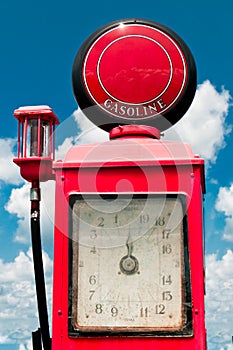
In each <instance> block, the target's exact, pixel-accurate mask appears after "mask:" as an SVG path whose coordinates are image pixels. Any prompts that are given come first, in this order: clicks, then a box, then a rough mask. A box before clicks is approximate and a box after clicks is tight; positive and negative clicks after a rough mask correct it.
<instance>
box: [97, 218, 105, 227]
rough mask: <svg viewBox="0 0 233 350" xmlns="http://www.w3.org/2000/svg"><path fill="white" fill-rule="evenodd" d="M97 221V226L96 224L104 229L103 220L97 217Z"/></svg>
mask: <svg viewBox="0 0 233 350" xmlns="http://www.w3.org/2000/svg"><path fill="white" fill-rule="evenodd" d="M97 221H98V224H97V226H98V227H104V218H103V217H102V216H99V217H98V218H97Z"/></svg>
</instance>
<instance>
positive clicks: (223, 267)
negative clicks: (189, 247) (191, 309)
mask: <svg viewBox="0 0 233 350" xmlns="http://www.w3.org/2000/svg"><path fill="white" fill-rule="evenodd" d="M232 266H233V251H232V250H228V251H227V252H226V254H225V255H224V256H223V257H222V258H221V259H218V257H217V255H216V254H211V255H208V256H207V257H206V291H207V294H206V322H207V330H208V350H221V349H222V350H228V349H232V345H231V337H232V335H233V325H232V310H233V269H232Z"/></svg>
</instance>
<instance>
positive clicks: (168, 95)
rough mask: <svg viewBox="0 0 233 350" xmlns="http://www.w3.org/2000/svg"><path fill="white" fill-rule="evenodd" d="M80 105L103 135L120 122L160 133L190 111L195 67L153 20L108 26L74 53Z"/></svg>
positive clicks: (172, 37)
mask: <svg viewBox="0 0 233 350" xmlns="http://www.w3.org/2000/svg"><path fill="white" fill-rule="evenodd" d="M72 80H73V90H74V94H75V97H76V100H77V102H78V105H79V107H80V108H81V109H82V110H83V112H84V113H85V115H87V117H88V118H90V119H91V121H92V122H93V123H95V124H96V125H98V126H99V127H101V128H102V129H104V130H106V131H110V130H111V129H112V128H113V127H115V126H118V125H125V124H142V125H149V126H154V127H156V128H158V129H159V130H161V131H162V130H165V129H167V128H169V127H170V126H171V125H173V124H175V123H176V122H177V121H178V120H179V119H180V118H181V117H182V116H183V115H184V114H185V112H186V111H187V109H188V108H189V106H190V104H191V102H192V100H193V97H194V94H195V91H196V80H197V78H196V66H195V62H194V59H193V56H192V54H191V52H190V50H189V48H188V47H187V45H186V44H185V43H184V42H183V40H182V39H181V38H180V37H179V36H178V35H177V34H176V33H174V32H173V31H172V30H171V29H169V28H167V27H165V26H164V25H161V24H159V23H156V22H153V21H147V20H142V19H128V20H123V21H116V22H112V23H110V24H108V25H106V26H104V27H102V28H100V29H99V30H97V31H96V32H95V33H93V34H92V35H91V36H90V37H89V38H88V39H87V40H86V41H85V42H84V43H83V45H82V46H81V48H80V49H79V51H78V53H77V55H76V58H75V61H74V65H73V72H72Z"/></svg>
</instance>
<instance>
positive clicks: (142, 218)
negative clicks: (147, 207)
mask: <svg viewBox="0 0 233 350" xmlns="http://www.w3.org/2000/svg"><path fill="white" fill-rule="evenodd" d="M149 220H150V216H149V214H142V215H140V224H147V223H148V222H149Z"/></svg>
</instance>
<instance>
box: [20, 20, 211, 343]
mask: <svg viewBox="0 0 233 350" xmlns="http://www.w3.org/2000/svg"><path fill="white" fill-rule="evenodd" d="M73 88H74V94H75V97H76V99H77V102H78V104H79V107H80V108H81V109H82V111H83V113H84V114H85V115H86V116H87V117H88V118H90V120H91V121H92V122H93V123H95V124H96V125H97V126H99V127H100V128H102V129H104V130H106V131H108V132H109V137H110V140H109V141H107V142H102V143H101V142H100V143H95V144H88V145H78V146H74V147H72V148H70V150H69V151H68V152H67V154H66V157H65V158H64V159H63V160H61V161H53V162H52V168H53V175H54V174H55V181H56V198H55V222H54V230H55V232H54V235H55V236H54V286H53V319H52V350H76V349H87V350H88V349H95V350H104V349H113V350H114V349H117V350H118V349H119V350H126V349H129V347H130V348H131V349H144V348H146V349H148V350H152V349H153V350H155V349H156V350H167V349H169V350H187V349H189V350H205V349H206V332H205V323H204V268H203V265H204V264H203V238H202V226H203V218H202V201H203V193H204V192H205V180H204V162H203V159H200V158H199V157H198V156H196V155H194V154H193V152H192V150H191V148H190V147H189V145H187V144H184V143H181V142H175V141H163V140H160V133H161V131H164V130H166V129H167V128H169V127H170V126H172V125H173V124H175V123H176V122H177V121H178V120H179V119H180V118H181V117H182V116H183V115H184V113H185V112H186V111H187V109H188V108H189V106H190V104H191V102H192V100H193V97H194V94H195V90H196V68H195V63H194V60H193V57H192V54H191V52H190V51H189V49H188V47H187V46H186V44H185V43H184V42H183V41H182V39H181V38H180V37H178V36H177V35H176V34H175V33H174V32H173V31H171V30H170V29H168V28H167V27H165V26H163V25H160V24H158V23H155V22H152V21H146V20H141V19H128V20H123V21H121V22H120V21H117V22H113V23H110V24H108V25H106V26H104V27H102V28H101V29H99V30H98V31H96V32H95V33H94V34H92V35H91V36H90V37H89V38H88V39H87V40H86V41H85V42H84V44H83V45H82V46H81V48H80V50H79V51H78V54H77V56H76V58H75V61H74V66H73ZM16 114H17V113H16ZM56 123H57V119H56V118H55V119H53V124H56ZM19 158H20V155H19ZM18 164H19V165H20V161H19V160H18ZM49 173H50V172H49ZM43 176H44V172H43ZM50 178H51V174H50ZM29 181H30V179H29ZM44 348H45V347H44ZM46 350H47V349H46Z"/></svg>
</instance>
